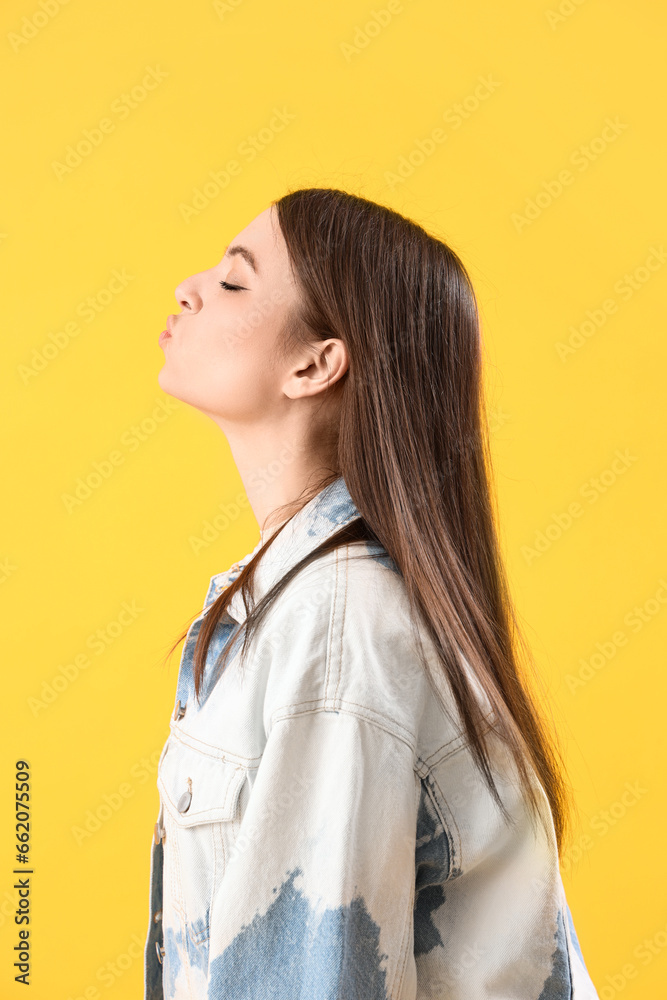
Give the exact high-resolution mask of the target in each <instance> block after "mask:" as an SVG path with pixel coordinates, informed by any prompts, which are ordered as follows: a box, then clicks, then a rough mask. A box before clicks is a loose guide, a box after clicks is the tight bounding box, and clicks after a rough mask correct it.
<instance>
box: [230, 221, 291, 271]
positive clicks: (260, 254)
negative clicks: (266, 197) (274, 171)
mask: <svg viewBox="0 0 667 1000" xmlns="http://www.w3.org/2000/svg"><path fill="white" fill-rule="evenodd" d="M225 257H226V258H227V259H230V258H233V259H235V260H237V261H240V262H242V263H241V266H242V267H248V269H251V267H252V262H253V261H254V263H255V266H256V273H257V275H258V276H262V275H271V274H276V273H278V272H280V273H284V271H285V269H286V268H287V266H288V263H289V261H288V255H287V247H286V245H285V240H284V239H283V236H282V233H281V231H280V226H279V224H278V217H277V214H276V211H275V209H274V208H273V206H269V208H266V209H264V211H263V212H260V214H259V215H257V216H255V218H254V219H253V220H252V221H251V222H249V223H248V225H247V226H246V227H245V228H244V229H242V230H241V231H240V232H239V233H237V234H236V236H235V237H234V239H233V240H232V241H231V242H230V244H229V246H228V247H227V248H226V250H225Z"/></svg>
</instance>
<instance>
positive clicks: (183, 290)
mask: <svg viewBox="0 0 667 1000" xmlns="http://www.w3.org/2000/svg"><path fill="white" fill-rule="evenodd" d="M195 277H196V276H193V277H191V278H186V279H185V281H182V282H181V283H180V285H179V286H178V287H177V288H176V290H175V292H174V295H175V296H176V301H177V302H178V304H179V306H180V307H181V309H182V310H186V309H189V310H191V311H192V312H197V311H198V310H199V309H200V308H201V298H200V296H199V293H198V292H197V283H196V281H195Z"/></svg>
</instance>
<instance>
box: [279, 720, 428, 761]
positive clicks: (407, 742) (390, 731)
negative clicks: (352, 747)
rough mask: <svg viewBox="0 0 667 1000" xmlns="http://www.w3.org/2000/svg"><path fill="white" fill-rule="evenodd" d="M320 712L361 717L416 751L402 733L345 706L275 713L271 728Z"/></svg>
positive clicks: (370, 724)
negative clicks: (279, 723)
mask: <svg viewBox="0 0 667 1000" xmlns="http://www.w3.org/2000/svg"><path fill="white" fill-rule="evenodd" d="M318 713H322V714H326V715H341V714H342V715H347V716H350V717H351V718H355V719H360V720H361V721H362V722H367V723H368V725H369V726H374V727H375V728H376V729H379V730H381V732H383V733H388V734H389V736H393V737H394V738H395V739H397V740H400V741H401V743H404V744H405V745H406V746H407V747H409V748H410V749H411V750H412V752H413V754H414V753H415V749H416V748H415V744H414V743H413V742H411V741H410V740H408V739H405V737H404V736H401V734H400V733H397V732H395V731H394V730H393V729H389V728H388V727H387V726H383V725H381V724H380V723H379V722H377V721H376V720H375V719H370V718H369V717H368V716H367V715H361V714H360V713H359V712H351V711H349V710H348V709H345V708H336V709H331V708H326V707H325V706H323V705H320V706H319V707H318V708H310V709H307V710H306V711H304V712H285V713H284V714H283V715H276V714H275V713H274V715H272V716H271V728H273V726H274V725H275V723H276V722H285V721H286V720H287V719H297V718H299V717H300V716H302V715H316V714H318ZM415 766H416V764H415Z"/></svg>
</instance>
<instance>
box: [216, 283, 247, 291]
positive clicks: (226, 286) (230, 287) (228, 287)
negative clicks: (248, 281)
mask: <svg viewBox="0 0 667 1000" xmlns="http://www.w3.org/2000/svg"><path fill="white" fill-rule="evenodd" d="M218 284H219V285H220V286H221V288H224V289H225V291H227V292H242V291H245V289H243V288H242V286H241V285H230V284H229V282H228V281H219V282H218Z"/></svg>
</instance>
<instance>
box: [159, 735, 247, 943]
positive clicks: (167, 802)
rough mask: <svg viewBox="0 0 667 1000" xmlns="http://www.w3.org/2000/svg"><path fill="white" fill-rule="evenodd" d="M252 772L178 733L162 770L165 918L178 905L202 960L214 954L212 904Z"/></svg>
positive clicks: (188, 936) (160, 775)
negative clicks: (188, 742) (195, 746)
mask: <svg viewBox="0 0 667 1000" xmlns="http://www.w3.org/2000/svg"><path fill="white" fill-rule="evenodd" d="M246 776H247V770H246V768H244V767H243V766H241V765H238V764H236V763H234V762H232V761H229V760H227V759H226V758H225V757H224V756H218V757H215V756H212V755H208V754H205V753H202V752H201V751H199V750H196V749H193V748H192V747H190V746H187V745H186V744H184V743H182V742H181V741H180V740H179V739H178V738H177V737H175V736H174V734H173V733H172V735H171V737H170V739H169V744H168V747H167V750H166V752H165V754H164V756H163V758H162V760H161V764H160V767H159V769H158V788H159V791H160V797H161V799H162V802H163V805H164V829H165V843H164V876H163V893H164V906H165V917H166V916H167V911H168V910H169V909H171V908H172V907H173V909H174V910H175V911H177V912H178V913H179V914H180V917H181V920H182V922H183V930H184V931H185V934H186V940H187V946H188V951H189V952H191V951H192V949H191V945H192V946H194V947H195V949H198V950H199V954H196V955H193V954H191V955H190V960H191V961H192V960H193V959H196V961H197V963H199V962H201V960H202V958H204V957H205V958H206V959H207V956H208V941H209V930H210V928H209V916H210V912H211V904H212V900H213V898H214V896H215V895H216V893H217V892H219V890H220V887H221V884H222V879H223V877H224V873H225V867H226V860H227V857H228V856H229V853H230V851H231V849H232V847H233V845H234V841H235V839H236V835H237V833H238V827H239V823H240V816H239V815H238V813H239V794H240V791H241V788H242V787H243V783H244V782H245V779H246ZM203 953H205V955H204V954H203Z"/></svg>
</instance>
